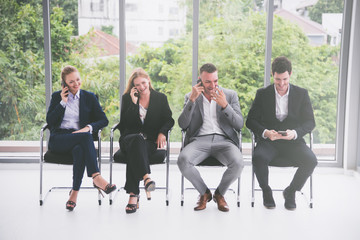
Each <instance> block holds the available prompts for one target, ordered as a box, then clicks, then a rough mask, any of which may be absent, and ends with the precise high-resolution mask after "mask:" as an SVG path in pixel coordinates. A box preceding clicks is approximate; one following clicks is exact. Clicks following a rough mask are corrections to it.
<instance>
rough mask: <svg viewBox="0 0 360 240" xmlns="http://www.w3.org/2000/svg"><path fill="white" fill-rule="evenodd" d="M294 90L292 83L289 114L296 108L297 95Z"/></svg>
mask: <svg viewBox="0 0 360 240" xmlns="http://www.w3.org/2000/svg"><path fill="white" fill-rule="evenodd" d="M293 90H294V89H293V88H292V87H291V84H289V98H288V116H290V115H292V111H293V110H294V109H295V108H294V104H295V99H296V96H295V92H294V91H293Z"/></svg>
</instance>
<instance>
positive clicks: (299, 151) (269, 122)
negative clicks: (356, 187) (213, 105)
mask: <svg viewBox="0 0 360 240" xmlns="http://www.w3.org/2000/svg"><path fill="white" fill-rule="evenodd" d="M291 73H292V67H291V62H290V61H289V60H288V59H287V58H286V57H278V58H276V59H275V60H274V61H273V63H272V75H273V78H274V84H271V85H270V86H268V87H265V88H261V89H259V90H258V91H257V93H256V97H255V99H254V102H253V104H252V106H251V109H250V111H249V114H248V117H247V121H246V126H247V127H248V128H249V129H250V130H251V131H253V132H254V134H255V136H256V139H257V145H256V147H255V150H254V156H253V159H252V163H253V166H254V170H255V175H256V177H257V179H258V182H259V185H260V187H261V189H262V192H263V203H264V206H265V207H266V208H274V207H275V201H274V198H273V196H272V190H271V188H270V186H269V184H268V175H269V170H268V165H269V163H270V162H272V161H274V159H277V158H279V157H281V158H282V159H285V160H286V161H287V163H286V165H292V166H295V167H298V169H297V171H296V173H295V176H294V178H293V180H292V181H291V183H290V185H289V186H288V187H287V188H286V189H285V190H284V191H283V195H284V198H285V208H286V209H289V210H294V209H295V208H296V203H295V192H296V191H300V190H301V188H302V187H303V186H304V184H305V182H306V180H307V179H308V177H309V176H310V175H311V174H312V172H313V170H314V168H315V166H316V165H317V159H316V156H315V155H314V153H313V152H312V151H311V149H310V148H309V147H307V145H306V143H305V141H304V139H303V136H304V135H305V134H307V133H309V132H311V131H312V130H313V129H314V127H315V120H314V113H313V109H312V106H311V102H310V98H309V95H308V92H307V90H306V89H303V88H300V87H298V86H295V85H292V84H289V80H290V77H291Z"/></svg>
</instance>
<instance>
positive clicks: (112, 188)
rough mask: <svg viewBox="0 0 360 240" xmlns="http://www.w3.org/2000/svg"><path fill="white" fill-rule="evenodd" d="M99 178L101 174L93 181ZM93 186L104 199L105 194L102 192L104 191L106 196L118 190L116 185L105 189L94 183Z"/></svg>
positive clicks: (107, 186)
mask: <svg viewBox="0 0 360 240" xmlns="http://www.w3.org/2000/svg"><path fill="white" fill-rule="evenodd" d="M97 176H100V173H98V174H96V175H95V176H93V179H95V178H96V177H97ZM93 185H94V187H95V188H97V190H98V191H99V193H100V194H101V196H102V197H104V194H103V193H102V192H101V191H103V192H104V193H106V194H109V193H111V192H113V191H114V190H115V189H116V185H115V184H113V185H110V183H109V184H108V185H106V186H105V189H102V188H101V187H99V186H97V185H96V184H95V183H94V182H93Z"/></svg>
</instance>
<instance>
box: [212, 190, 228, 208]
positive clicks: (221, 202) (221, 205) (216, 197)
mask: <svg viewBox="0 0 360 240" xmlns="http://www.w3.org/2000/svg"><path fill="white" fill-rule="evenodd" d="M214 202H216V203H217V205H218V209H219V210H220V211H222V212H228V211H229V206H228V205H227V203H226V201H225V198H224V196H223V195H221V194H220V193H217V192H215V193H214Z"/></svg>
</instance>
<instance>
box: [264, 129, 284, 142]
mask: <svg viewBox="0 0 360 240" xmlns="http://www.w3.org/2000/svg"><path fill="white" fill-rule="evenodd" d="M264 136H265V137H266V138H268V139H270V140H271V141H276V140H279V139H280V138H281V137H282V135H281V134H280V133H278V132H277V131H275V130H266V131H265V133H264Z"/></svg>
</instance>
